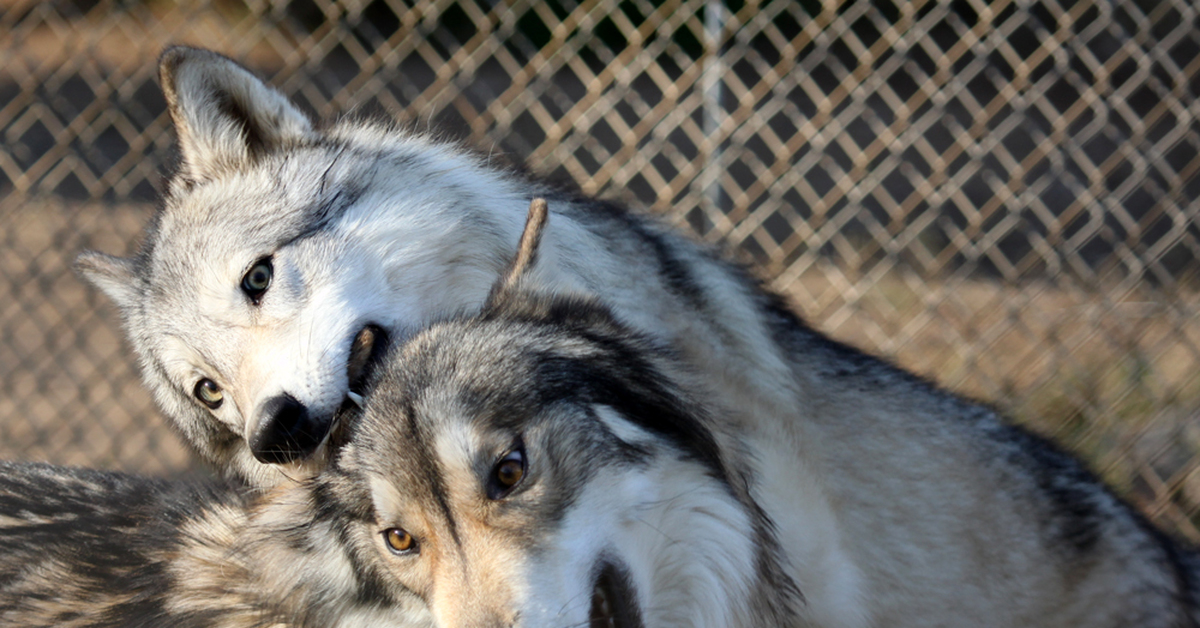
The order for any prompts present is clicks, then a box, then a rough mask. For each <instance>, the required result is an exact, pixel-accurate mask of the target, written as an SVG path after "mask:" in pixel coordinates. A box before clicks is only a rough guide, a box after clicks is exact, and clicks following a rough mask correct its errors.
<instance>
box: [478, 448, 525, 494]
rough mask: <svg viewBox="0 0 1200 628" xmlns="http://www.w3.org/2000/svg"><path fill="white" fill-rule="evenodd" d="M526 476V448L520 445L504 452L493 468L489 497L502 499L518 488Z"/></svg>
mask: <svg viewBox="0 0 1200 628" xmlns="http://www.w3.org/2000/svg"><path fill="white" fill-rule="evenodd" d="M524 477H525V449H524V447H521V446H518V447H517V448H516V449H513V450H512V451H510V452H508V453H507V454H504V457H503V458H501V459H500V461H499V462H497V463H496V466H495V467H493V468H492V477H491V478H490V480H489V481H488V488H487V493H488V499H500V498H501V497H504V496H505V495H508V493H509V492H510V491H512V489H514V488H516V486H517V485H518V484H520V483H521V480H522V479H523V478H524Z"/></svg>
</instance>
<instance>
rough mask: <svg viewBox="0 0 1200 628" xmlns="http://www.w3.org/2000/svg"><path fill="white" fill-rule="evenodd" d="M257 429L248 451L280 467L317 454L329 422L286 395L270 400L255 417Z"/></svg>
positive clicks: (259, 409)
mask: <svg viewBox="0 0 1200 628" xmlns="http://www.w3.org/2000/svg"><path fill="white" fill-rule="evenodd" d="M255 417H256V419H257V420H256V421H255V425H257V426H258V429H257V430H256V431H255V433H254V434H253V435H252V436H251V437H250V451H251V453H253V454H254V457H255V458H256V459H257V460H258V461H259V462H263V463H267V464H281V463H284V462H292V461H293V460H297V459H300V458H305V457H307V456H308V455H309V454H311V453H313V452H314V451H316V449H317V446H318V445H320V444H321V441H323V440H325V434H326V433H327V432H328V431H329V422H328V421H322V420H320V418H318V417H314V416H313V415H312V413H310V412H309V411H308V408H306V407H305V406H304V404H302V403H300V402H299V401H296V399H295V397H292V396H291V395H288V394H283V395H279V396H276V397H271V398H270V399H267V400H266V401H264V402H263V404H262V405H261V406H259V408H258V412H257V413H256V414H255Z"/></svg>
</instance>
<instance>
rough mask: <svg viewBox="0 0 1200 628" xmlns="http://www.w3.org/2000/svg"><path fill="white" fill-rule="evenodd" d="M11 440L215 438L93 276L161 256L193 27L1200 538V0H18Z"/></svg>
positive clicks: (0, 272) (178, 449)
mask: <svg viewBox="0 0 1200 628" xmlns="http://www.w3.org/2000/svg"><path fill="white" fill-rule="evenodd" d="M0 12H2V13H0V135H2V139H0V141H2V145H0V146H2V148H0V238H2V239H3V240H2V244H0V458H8V459H24V460H47V461H51V462H56V463H62V464H77V465H88V466H98V467H106V468H120V469H128V470H135V471H142V472H150V473H168V474H169V473H175V472H179V471H181V470H185V469H188V468H189V467H190V466H191V465H192V464H193V463H192V461H191V459H190V457H189V455H188V453H187V452H186V451H185V450H184V449H183V448H182V446H181V445H180V444H179V441H178V440H177V439H176V437H175V435H174V434H173V433H172V432H171V431H170V430H169V429H168V428H166V427H165V421H164V420H163V419H162V417H160V416H159V415H158V413H157V410H156V409H155V407H154V405H153V403H152V402H151V401H150V399H149V398H148V396H147V394H146V393H145V392H144V391H143V390H142V387H141V385H140V382H139V380H138V377H137V373H136V368H135V367H134V365H133V364H132V361H131V360H130V357H129V350H128V347H127V346H126V345H125V343H124V340H123V339H122V334H121V331H120V329H119V320H118V317H117V316H116V312H115V311H114V308H112V307H111V306H110V305H109V304H108V303H107V302H106V301H105V300H104V299H103V298H102V297H101V296H99V295H98V294H97V293H96V292H95V291H93V290H91V289H89V288H86V287H85V286H84V285H83V284H82V282H81V281H80V280H79V279H78V278H77V277H76V276H75V275H74V274H73V273H72V272H71V270H70V263H71V261H72V259H73V258H74V256H75V255H76V254H77V253H78V252H79V251H80V250H82V249H84V248H95V249H100V250H102V251H105V252H110V253H127V252H131V251H133V250H134V249H135V248H136V243H137V240H138V234H139V231H140V229H141V227H142V226H143V225H144V224H145V223H146V221H147V220H148V219H149V217H150V216H151V215H152V213H153V212H154V211H155V209H154V202H155V197H156V190H157V187H158V186H159V185H160V178H161V173H162V172H163V170H164V168H165V167H166V165H167V164H169V163H170V161H171V159H172V157H171V155H172V142H173V137H172V134H171V131H170V125H169V121H168V119H167V116H166V113H165V104H164V102H163V99H162V96H161V94H160V92H159V88H158V85H157V80H156V63H155V61H156V58H157V56H158V54H159V52H160V51H161V50H162V48H163V47H164V46H166V45H168V44H172V43H187V44H192V45H197V46H202V47H207V48H212V49H215V50H217V51H220V52H222V53H224V54H226V55H229V56H231V57H233V58H235V59H238V60H240V61H242V62H243V63H245V64H247V65H248V66H250V67H251V68H253V69H254V70H255V71H257V72H259V73H260V74H261V75H262V76H264V77H265V78H267V79H268V80H269V81H270V82H271V83H272V84H273V85H275V86H276V87H278V88H279V89H281V90H282V91H283V92H284V93H286V94H288V95H290V96H291V97H293V98H294V99H295V100H296V101H297V102H299V103H300V104H301V106H302V107H304V108H305V109H307V110H308V111H310V112H312V113H313V114H314V115H316V116H318V117H322V118H330V117H335V116H338V115H341V114H344V113H347V112H352V113H358V114H362V115H375V116H387V117H392V118H395V119H397V120H399V121H401V122H403V123H404V124H406V125H408V126H411V127H415V128H419V129H422V130H426V129H432V130H435V131H436V132H437V133H439V134H440V135H442V136H444V137H447V138H450V139H455V140H461V141H464V142H468V143H470V144H473V145H475V146H477V147H479V148H482V149H483V150H486V151H488V153H489V154H492V155H493V156H494V157H495V158H497V159H502V160H507V161H509V162H513V163H519V162H526V163H528V164H529V165H530V166H531V167H532V168H533V169H534V170H535V171H538V172H541V173H543V174H545V175H548V176H550V177H552V178H557V179H559V180H568V181H573V182H574V183H575V184H576V185H578V186H579V187H581V188H582V189H583V190H584V191H586V192H587V193H590V194H597V195H601V196H605V197H610V198H616V199H621V200H624V201H626V202H628V203H630V204H632V205H634V206H638V207H642V208H645V209H648V210H649V211H652V212H654V213H657V214H660V215H662V216H663V218H664V219H665V220H667V221H669V222H671V223H674V224H676V225H678V226H679V227H681V228H683V229H686V230H688V231H690V232H692V233H694V234H695V236H696V237H697V238H701V239H703V240H707V241H710V242H720V243H724V245H725V246H726V247H727V248H728V250H729V251H730V253H731V255H734V256H736V257H738V258H740V259H743V260H745V261H747V262H750V263H752V264H754V265H755V266H756V267H757V268H758V269H759V270H760V271H761V273H762V274H763V276H764V277H767V278H769V279H770V280H771V282H772V283H773V285H774V286H775V287H776V288H777V289H778V290H780V291H782V292H783V293H785V294H787V295H788V296H789V297H790V299H791V301H792V303H793V304H794V306H795V307H796V309H797V310H798V311H799V312H801V313H802V314H803V315H804V316H805V317H806V318H807V319H808V320H810V321H811V322H812V323H813V324H814V325H815V326H816V327H817V328H819V329H821V330H823V331H825V332H827V333H829V334H830V335H832V336H834V337H836V338H839V339H841V340H844V341H847V342H850V343H852V344H854V345H857V346H859V347H861V348H864V349H867V350H869V351H872V352H876V353H879V354H882V355H884V356H887V357H889V358H890V359H892V360H894V361H896V362H898V363H899V364H900V365H902V366H904V367H906V368H908V369H910V370H913V371H915V372H917V373H919V374H922V375H924V376H926V377H929V378H932V379H935V380H937V381H938V382H940V383H941V384H942V385H943V386H945V387H947V388H949V389H951V390H955V391H958V392H960V393H963V394H966V395H971V396H974V397H977V398H980V399H983V400H986V401H988V402H990V403H992V404H994V405H996V406H997V407H999V408H1000V409H1002V410H1003V411H1004V412H1005V413H1007V414H1009V415H1010V416H1012V417H1013V418H1014V419H1016V420H1018V421H1020V422H1022V423H1024V424H1027V425H1029V426H1031V427H1032V429H1034V430H1036V431H1038V432H1040V433H1042V434H1046V435H1048V436H1051V437H1053V438H1055V439H1058V440H1060V441H1061V442H1063V443H1065V445H1066V446H1067V447H1068V448H1069V449H1071V450H1072V451H1075V452H1076V453H1078V454H1080V455H1081V456H1083V457H1084V458H1085V459H1087V460H1088V462H1089V464H1090V465H1091V466H1092V468H1093V469H1095V470H1096V471H1097V472H1098V473H1100V474H1101V475H1102V476H1103V477H1104V478H1105V479H1106V480H1107V481H1109V482H1110V483H1111V484H1112V485H1113V486H1115V487H1116V488H1117V490H1118V491H1119V492H1121V493H1122V494H1123V495H1125V496H1126V497H1127V498H1129V499H1130V500H1131V501H1132V502H1133V503H1135V504H1136V505H1137V506H1138V507H1139V508H1141V509H1142V510H1143V511H1144V512H1146V513H1147V514H1148V515H1149V516H1150V517H1151V518H1152V519H1154V520H1155V521H1157V522H1158V523H1159V524H1161V525H1163V526H1164V527H1166V528H1168V529H1170V530H1172V531H1174V532H1176V533H1178V534H1179V535H1182V536H1184V537H1187V538H1190V539H1192V540H1200V531H1198V530H1197V527H1196V524H1197V523H1200V517H1198V516H1197V512H1198V510H1200V474H1197V468H1198V467H1200V174H1198V173H1200V120H1198V118H1200V105H1197V96H1198V95H1200V14H1198V12H1197V9H1196V7H1195V6H1194V5H1193V3H1192V0H1162V1H1158V0H1116V1H1113V2H1108V1H1104V0H1078V1H1072V0H1057V1H1056V0H1046V1H1035V0H996V1H993V2H986V1H984V0H956V1H953V2H938V1H932V0H931V1H925V2H923V1H920V0H914V1H913V2H901V1H892V0H873V1H869V2H836V1H833V0H827V1H824V2H822V1H820V0H787V1H771V0H764V1H760V2H752V1H742V0H728V1H724V2H721V1H717V0H709V1H705V0H691V1H689V0H625V1H621V2H615V1H610V0H584V1H583V2H573V1H570V0H549V1H546V0H511V1H503V2H502V1H499V0H428V1H426V0H370V1H368V0H346V1H342V2H336V1H334V0H296V1H294V2H287V1H283V0H276V1H269V0H264V1H255V0H244V1H243V0H221V1H218V2H213V3H203V2H179V3H176V2H170V1H168V0H146V1H141V2H139V1H135V0H122V1H104V0H100V1H94V0H73V1H68V0H60V1H51V2H34V1H25V0H0Z"/></svg>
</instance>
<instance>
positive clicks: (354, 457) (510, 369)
mask: <svg viewBox="0 0 1200 628" xmlns="http://www.w3.org/2000/svg"><path fill="white" fill-rule="evenodd" d="M501 291H502V292H505V291H504V290H503V288H502V289H501ZM673 363H674V361H673V358H672V356H671V355H670V354H669V352H667V351H665V350H663V349H662V348H661V347H658V346H656V345H654V344H652V343H651V342H649V341H647V340H645V339H643V338H641V337H639V336H637V335H634V334H631V333H630V332H629V331H627V330H626V329H625V328H623V327H622V325H621V324H620V323H619V322H617V321H615V320H614V318H613V317H612V315H611V314H610V313H609V311H608V310H607V309H605V308H603V307H601V306H599V305H597V304H595V303H593V302H590V301H587V300H580V299H571V298H565V297H540V296H537V295H533V294H529V293H527V292H521V291H517V292H516V293H513V292H506V293H505V294H502V295H501V297H500V298H496V299H494V300H493V305H492V306H491V307H489V308H486V309H485V310H484V313H483V314H482V315H481V316H478V317H474V318H471V319H464V320H460V321H450V322H446V323H442V324H438V325H435V326H434V327H432V328H430V329H429V330H427V331H425V332H422V333H421V334H419V335H418V336H416V337H415V338H413V339H412V340H411V341H410V342H409V343H408V344H406V345H405V346H404V347H402V349H401V350H400V351H399V353H398V354H397V355H395V357H394V359H389V360H388V361H387V362H386V366H385V367H383V368H381V369H380V372H379V373H378V380H377V383H376V385H375V386H373V387H372V392H371V393H370V394H369V395H368V396H367V401H366V409H365V411H364V415H363V417H362V420H360V421H358V422H356V423H355V425H354V426H353V427H352V428H351V432H352V433H351V435H350V438H349V439H348V441H347V444H346V446H345V447H344V448H343V449H342V450H341V453H340V455H339V457H338V460H337V462H336V463H335V465H334V466H333V468H332V470H331V473H330V474H329V475H331V476H335V477H337V482H335V483H334V484H335V485H336V488H334V489H333V490H330V491H326V494H327V495H336V496H339V498H340V499H341V500H342V502H343V503H342V505H341V507H342V509H343V510H344V511H345V512H350V513H354V517H353V519H354V520H355V523H354V525H352V526H350V527H349V528H348V534H349V538H351V539H352V541H351V542H353V543H354V544H355V545H356V546H358V547H360V548H364V549H363V550H361V551H363V552H364V555H369V554H370V553H371V552H373V553H374V557H373V559H372V560H371V562H372V565H373V568H375V569H378V570H379V572H381V573H385V574H387V577H385V578H384V581H385V582H390V586H393V587H394V589H395V594H396V595H399V594H401V593H404V592H415V593H417V594H418V595H419V596H421V597H422V598H423V599H424V600H425V601H426V603H427V604H428V606H429V608H430V611H431V612H432V614H433V616H434V618H435V623H437V625H439V626H446V627H447V628H450V627H464V628H465V627H472V628H476V627H497V628H498V627H500V626H507V627H516V626H521V627H547V628H549V627H556V626H604V627H611V628H641V627H642V626H695V627H701V626H711V627H716V626H722V627H725V626H750V625H763V626H766V625H778V622H777V621H776V620H779V619H781V615H779V614H777V613H782V610H781V608H780V607H779V606H777V605H776V606H772V604H771V603H769V602H766V603H764V602H763V600H762V599H760V598H758V597H756V595H758V593H759V592H761V591H762V590H765V589H766V588H768V587H765V586H763V585H762V583H763V582H768V581H775V582H777V580H773V579H774V578H775V574H777V573H778V565H777V563H775V562H774V561H775V560H776V558H775V557H774V555H773V553H772V549H771V547H772V542H771V541H770V539H771V532H770V529H771V526H770V524H769V522H767V520H766V519H765V517H764V516H763V515H762V513H761V511H759V510H758V509H757V508H756V507H755V506H754V505H753V501H752V499H751V498H750V497H749V496H748V495H747V494H746V492H745V490H744V486H745V484H744V482H743V480H742V479H739V478H744V476H742V475H740V473H741V472H740V471H739V470H738V469H737V467H736V466H731V465H736V464H737V463H736V462H735V461H732V460H731V459H730V458H731V457H730V455H729V454H728V452H727V451H725V450H724V449H723V447H722V446H721V445H720V444H719V440H720V439H718V437H716V436H715V435H714V434H713V433H712V432H711V431H710V429H709V427H708V425H709V422H708V421H707V420H706V418H705V409H704V408H703V407H702V406H701V405H699V404H697V403H695V402H692V401H690V400H689V396H688V395H685V394H684V393H683V392H681V389H680V388H679V387H678V386H676V384H675V383H673V377H672V375H670V374H669V373H670V372H671V371H670V369H672V368H673V367H671V366H670V365H671V364H673ZM733 458H736V456H733ZM779 588H780V589H782V588H783V587H779ZM759 615H761V616H759Z"/></svg>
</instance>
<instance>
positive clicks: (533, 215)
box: [487, 198, 550, 305]
mask: <svg viewBox="0 0 1200 628" xmlns="http://www.w3.org/2000/svg"><path fill="white" fill-rule="evenodd" d="M549 218H550V210H549V207H548V206H547V205H546V199H544V198H535V199H533V201H532V202H530V203H529V213H528V214H527V215H526V216H525V230H524V231H522V232H521V240H520V241H519V242H518V243H517V254H516V256H515V257H513V261H512V263H511V264H509V266H508V270H507V271H505V273H504V274H503V275H501V277H500V280H499V281H497V282H496V284H495V285H493V286H492V291H491V293H490V294H489V295H488V299H487V303H488V304H489V305H494V304H495V303H496V301H497V300H499V299H500V298H501V297H502V296H503V295H504V294H505V293H507V292H508V291H510V290H512V289H513V287H514V286H516V285H517V284H518V283H520V281H521V279H522V278H523V277H524V276H525V275H526V274H528V273H529V271H530V269H532V268H533V264H534V262H536V261H537V254H538V245H540V244H541V243H542V232H544V231H545V230H546V222H547V221H548V220H549Z"/></svg>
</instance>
